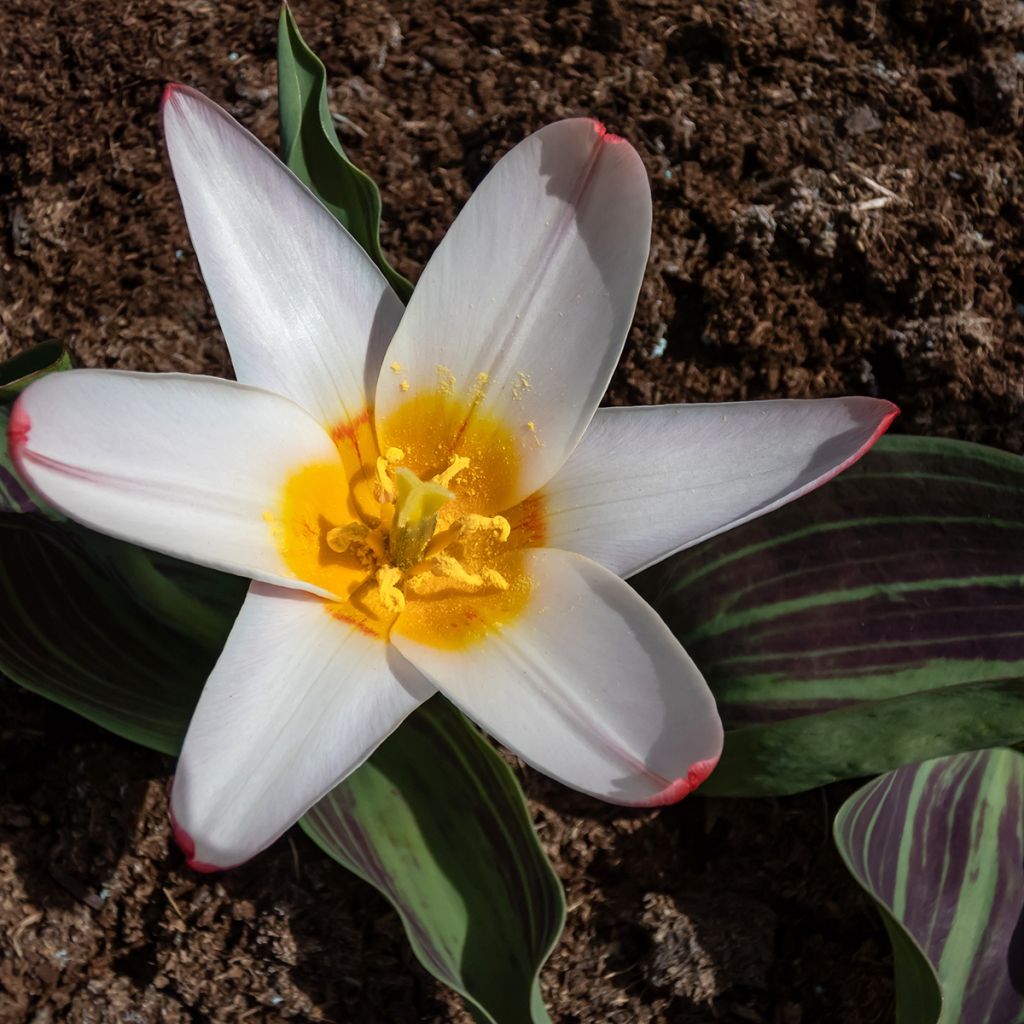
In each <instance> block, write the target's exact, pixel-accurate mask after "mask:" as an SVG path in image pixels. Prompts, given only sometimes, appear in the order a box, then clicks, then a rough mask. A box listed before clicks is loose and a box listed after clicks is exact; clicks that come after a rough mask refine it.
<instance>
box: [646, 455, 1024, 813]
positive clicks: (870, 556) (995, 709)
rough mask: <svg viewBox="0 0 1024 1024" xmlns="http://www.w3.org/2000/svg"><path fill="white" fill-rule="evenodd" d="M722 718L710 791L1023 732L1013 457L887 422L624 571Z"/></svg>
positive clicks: (1023, 641)
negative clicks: (839, 461)
mask: <svg viewBox="0 0 1024 1024" xmlns="http://www.w3.org/2000/svg"><path fill="white" fill-rule="evenodd" d="M635 582H636V585H637V588H638V589H639V590H640V592H641V593H643V594H644V595H645V596H646V597H647V598H648V600H650V601H651V603H652V604H654V606H655V607H656V608H657V609H658V610H659V611H660V612H661V614H662V615H663V616H664V618H665V620H666V621H667V622H668V624H669V625H670V626H671V627H672V629H673V631H674V632H675V633H676V635H677V636H678V637H679V639H680V640H681V641H682V642H683V644H684V645H685V646H686V647H687V649H688V650H689V652H690V654H691V655H692V656H693V658H694V660H695V661H696V663H697V664H698V665H699V666H700V668H701V670H702V671H703V672H704V674H705V677H706V678H707V680H708V682H709V683H710V685H711V688H712V690H713V691H714V693H715V697H716V699H717V700H718V705H719V710H720V712H721V714H722V718H723V720H724V721H725V723H726V727H727V730H728V732H727V734H726V741H725V752H724V755H723V758H722V761H721V763H720V765H719V767H718V769H717V770H716V772H715V773H714V774H713V775H712V776H711V778H710V779H709V780H708V782H707V783H706V784H705V790H706V792H708V793H717V794H721V795H751V796H754V795H768V794H784V793H795V792H799V791H801V790H804V789H809V788H812V787H814V786H818V785H822V784H823V783H825V782H829V781H832V780H834V779H842V778H852V777H856V776H860V775H867V774H874V773H877V772H880V771H887V770H889V769H891V768H896V767H899V766H900V765H901V764H904V763H907V762H908V761H919V760H923V759H926V758H929V757H936V756H939V755H942V754H951V753H957V752H959V751H961V750H968V749H976V748H979V747H986V746H996V745H1001V744H1011V743H1017V742H1019V741H1021V740H1024V687H1022V686H1021V684H1020V681H1021V679H1022V678H1024V459H1022V458H1020V457H1019V456H1016V455H1011V454H1009V453H1007V452H1000V451H996V450H995V449H991V448H986V447H983V446H981V445H975V444H968V443H966V442H961V441H950V440H943V439H939V438H910V437H892V438H883V439H882V440H881V441H880V442H879V443H878V445H877V446H876V447H875V448H874V449H873V450H872V451H871V452H869V453H868V454H867V455H866V456H865V457H864V458H863V459H862V460H861V461H860V462H859V463H858V464H857V465H856V466H854V467H852V468H851V469H849V470H847V471H846V472H845V473H843V474H841V475H840V476H839V477H837V478H836V479H835V480H833V481H832V482H830V483H829V484H827V485H826V486H824V487H822V488H821V489H820V490H818V491H815V492H814V493H813V494H810V495H807V496H805V497H803V498H801V499H800V500H799V501H796V502H794V503H793V504H791V505H787V506H785V507H784V508H782V509H779V510H778V511H776V512H773V513H771V514H770V515H767V516H764V517H762V518H760V519H757V520H754V521H753V522H750V523H747V524H745V525H743V526H740V527H738V528H736V529H735V530H731V531H729V532H728V533H725V534H722V535H721V536H719V537H715V538H713V539H712V540H710V541H707V542H705V543H703V544H700V545H698V546H697V547H694V548H691V549H689V550H688V551H684V552H682V553H680V554H679V555H676V556H674V557H673V558H671V559H669V560H668V561H667V562H664V563H662V565H660V566H657V567H655V568H654V569H651V570H648V572H647V573H644V574H642V575H641V576H640V577H637V579H636V581H635Z"/></svg>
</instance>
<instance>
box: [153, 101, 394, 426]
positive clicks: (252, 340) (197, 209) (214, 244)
mask: <svg viewBox="0 0 1024 1024" xmlns="http://www.w3.org/2000/svg"><path fill="white" fill-rule="evenodd" d="M163 122H164V134H165V136H166V139H167V151H168V153H169V154H170V158H171V166H172V168H173V170H174V178H175V181H176V182H177V185H178V192H179V193H180V195H181V202H182V205H183V206H184V208H185V219H186V221H187V222H188V229H189V233H190V234H191V236H192V243H193V245H194V246H195V250H196V255H197V256H198V258H199V265H200V267H201V268H202V271H203V277H204V279H205V281H206V287H207V289H208V290H209V292H210V297H211V298H212V299H213V305H214V308H215V309H216V312H217V319H218V320H219V321H220V326H221V329H222V330H223V331H224V337H225V339H226V340H227V344H228V348H229V349H230V351H231V361H232V363H233V365H234V368H235V375H236V377H237V378H238V379H239V380H240V381H243V382H244V383H246V384H254V385H256V386H258V387H262V388H266V389H267V390H269V391H276V392H278V394H282V395H285V396H287V397H288V398H290V399H292V401H294V402H297V403H298V404H299V405H301V406H302V407H303V408H304V409H306V410H307V411H309V412H310V413H312V415H313V416H315V417H316V418H317V419H318V420H319V421H320V422H321V423H322V424H323V425H324V426H326V427H328V428H333V427H336V426H338V425H339V424H341V423H351V422H353V421H355V420H356V419H357V418H358V416H359V415H360V414H361V413H362V412H363V410H364V409H365V408H366V405H367V397H368V396H370V397H372V395H373V389H374V387H375V386H376V381H377V374H378V371H379V369H380V364H381V358H382V356H383V353H384V351H385V349H386V348H387V344H388V342H389V341H390V339H391V335H392V334H393V333H394V330H395V327H396V326H397V325H398V322H399V320H400V319H401V316H402V304H401V302H400V301H399V299H398V297H397V296H396V295H395V294H394V292H393V291H392V290H391V287H390V285H388V283H387V282H386V281H385V280H384V277H383V276H382V274H381V273H380V271H379V270H378V269H377V268H376V267H375V266H374V264H373V262H372V261H371V260H370V258H369V257H368V256H367V255H366V253H365V252H364V251H363V249H362V247H361V246H360V245H359V244H358V243H357V242H356V241H355V240H354V239H353V238H352V236H351V235H349V233H348V232H347V231H346V230H345V229H344V228H343V227H342V226H341V225H340V224H339V223H338V222H337V221H336V220H335V218H334V217H333V216H332V215H331V214H330V212H329V211H328V210H327V209H326V208H325V207H324V206H323V204H322V203H321V202H320V201H319V200H318V199H317V198H316V197H315V196H314V195H313V194H312V193H311V192H310V191H309V189H307V188H306V186H305V185H303V184H302V183H301V182H300V181H299V179H298V178H296V177H295V175H294V174H292V172H291V171H289V170H288V169H287V168H286V167H285V166H284V164H282V163H281V162H280V161H279V160H278V159H277V158H276V157H275V156H274V155H273V154H272V153H270V151H269V150H267V149H266V148H265V147H264V146H263V145H262V144H261V143H260V142H259V141H258V140H257V139H255V138H254V137H253V136H252V135H251V134H250V133H249V132H247V131H246V130H245V129H244V128H243V127H242V126H241V125H240V124H238V122H236V121H235V120H234V119H233V118H232V117H230V116H229V115H228V114H227V113H226V112H225V111H223V110H221V108H220V107H218V106H217V105H216V104H215V103H212V102H211V101H210V100H208V99H206V97H204V96H202V95H201V94H200V93H198V92H196V91H195V90H193V89H189V88H187V87H185V86H181V85H173V86H169V87H168V89H167V91H166V93H165V96H164V107H163Z"/></svg>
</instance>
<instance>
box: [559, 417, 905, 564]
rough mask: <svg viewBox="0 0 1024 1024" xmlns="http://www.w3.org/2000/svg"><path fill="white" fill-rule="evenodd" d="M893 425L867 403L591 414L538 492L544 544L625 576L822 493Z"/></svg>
mask: <svg viewBox="0 0 1024 1024" xmlns="http://www.w3.org/2000/svg"><path fill="white" fill-rule="evenodd" d="M897 414H898V410H897V409H896V407H895V406H894V405H891V404H890V403H889V402H884V401H880V400H878V399H874V398H826V399H820V400H817V401H769V402H732V403H719V404H714V405H664V406H648V407H639V408H626V409H599V410H598V412H597V415H596V416H595V417H594V419H593V421H592V423H591V425H590V428H589V429H588V430H587V432H586V434H585V435H584V436H583V440H582V441H581V442H580V443H579V445H578V446H577V448H576V450H575V451H574V452H573V453H572V455H571V456H569V459H568V461H567V462H566V463H565V465H564V466H563V467H562V468H561V470H560V471H559V472H558V473H557V474H556V475H555V477H554V479H553V480H551V481H550V482H549V483H548V485H547V486H546V487H545V488H544V492H543V494H544V506H543V507H544V509H545V543H546V544H548V545H550V546H552V547H558V548H565V549H567V550H569V551H577V552H579V553H580V554H583V555H586V556H587V557H588V558H593V559H594V560H595V561H597V562H600V563H601V564H602V565H605V566H607V567H608V568H609V569H611V570H612V571H613V572H616V573H618V574H619V575H620V576H629V575H631V574H633V573H635V572H639V571H640V570H641V569H643V568H645V567H647V566H648V565H651V564H653V563H654V562H657V561H660V560H661V559H662V558H665V557H666V556H668V555H670V554H672V553H673V552H675V551H679V550H681V549H682V548H686V547H689V546H690V545H692V544H696V543H697V542H698V541H702V540H705V539H707V538H708V537H713V536H714V535H715V534H717V533H722V532H723V531H724V530H728V529H730V528H731V527H733V526H738V525H739V524H740V523H745V522H747V520H749V519H754V518H756V517H757V516H760V515H764V513H766V512H770V511H772V509H776V508H778V507H779V506H780V505H785V504H786V503H787V502H790V501H792V500H793V499H794V498H798V497H800V495H802V494H806V493H807V492H808V491H811V490H814V488H816V487H820V486H821V485H822V484H823V483H826V482H827V481H828V480H831V479H832V477H833V476H835V475H836V474H837V473H839V472H841V471H842V470H844V469H846V468H847V467H848V466H850V465H852V464H853V463H854V462H856V461H857V459H859V458H860V457H861V456H862V455H863V454H864V453H865V452H866V451H867V450H868V449H869V448H870V447H871V446H872V445H873V444H874V443H875V441H877V440H878V438H879V437H881V435H882V434H883V433H884V432H885V430H886V428H887V427H888V426H889V424H890V423H891V422H892V420H893V418H894V417H895V416H896V415H897Z"/></svg>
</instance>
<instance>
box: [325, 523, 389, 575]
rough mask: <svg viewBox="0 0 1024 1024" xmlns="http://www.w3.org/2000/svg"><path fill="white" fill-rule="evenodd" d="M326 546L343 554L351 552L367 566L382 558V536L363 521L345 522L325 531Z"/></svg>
mask: <svg viewBox="0 0 1024 1024" xmlns="http://www.w3.org/2000/svg"><path fill="white" fill-rule="evenodd" d="M326 540H327V546H328V547H329V548H330V549H331V550H332V551H335V552H337V553H338V554H339V555H343V554H345V553H346V552H351V553H352V554H353V555H355V556H356V558H358V559H359V561H361V562H362V563H363V564H364V565H365V566H366V567H367V568H373V566H375V565H376V564H377V563H378V562H380V561H382V560H383V558H384V538H383V537H381V535H380V534H379V533H377V532H376V531H375V530H371V529H370V528H369V527H368V526H367V525H366V524H365V523H346V524H345V525H344V526H336V527H334V529H332V530H328V531H327V537H326Z"/></svg>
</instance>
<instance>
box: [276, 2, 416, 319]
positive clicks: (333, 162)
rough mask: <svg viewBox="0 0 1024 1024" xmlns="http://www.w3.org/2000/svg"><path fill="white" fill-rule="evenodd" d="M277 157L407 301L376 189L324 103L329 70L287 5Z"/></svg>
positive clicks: (282, 24)
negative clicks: (387, 246) (389, 252)
mask: <svg viewBox="0 0 1024 1024" xmlns="http://www.w3.org/2000/svg"><path fill="white" fill-rule="evenodd" d="M277 74H278V96H279V101H280V107H281V159H282V160H283V161H284V162H285V163H286V164H287V165H288V166H289V167H290V168H291V169H292V171H294V172H295V174H297V175H298V176H299V178H301V179H302V181H304V182H305V183H306V184H307V185H308V186H309V187H310V188H311V189H312V190H313V191H314V192H315V193H316V195H317V196H319V197H320V200H321V202H323V204H324V205H325V206H326V207H327V208H328V209H329V210H330V211H331V213H333V214H334V216H335V217H337V218H338V220H339V221H340V222H341V223H342V224H343V225H344V226H345V227H346V228H347V229H348V231H349V233H350V234H351V235H352V236H353V238H355V239H356V241H357V242H359V244H360V245H361V246H362V247H363V248H364V249H365V250H366V252H367V253H368V254H369V256H370V258H371V259H372V260H373V262H374V263H376V264H377V266H378V267H379V268H380V270H381V273H383V274H384V276H385V277H386V278H387V279H388V283H389V284H390V285H391V287H392V288H394V290H395V292H396V293H397V294H398V297H399V298H400V299H401V300H402V301H403V302H407V301H408V300H409V296H410V295H411V294H412V285H411V284H409V282H408V281H407V280H406V279H405V278H404V277H402V275H401V274H399V273H398V272H397V271H395V270H394V269H393V268H392V267H391V265H390V264H389V263H388V261H387V260H386V259H385V258H384V253H383V251H382V250H381V247H380V215H381V201H380V192H379V191H378V189H377V186H376V184H375V183H374V181H373V179H372V178H370V177H369V176H368V175H367V174H365V173H364V172H363V171H361V170H360V169H359V168H358V167H356V165H355V164H354V163H352V161H351V160H349V158H348V157H347V156H346V154H345V150H344V149H342V146H341V143H340V142H338V135H337V132H336V131H335V130H334V121H333V119H332V117H331V111H330V109H329V107H328V105H327V71H326V69H325V68H324V65H323V63H322V62H321V61H320V59H319V58H318V57H317V56H316V54H314V53H313V51H312V50H311V49H310V48H309V47H308V46H307V45H306V43H305V41H304V40H303V38H302V36H301V35H300V34H299V29H298V26H297V25H296V24H295V19H294V18H293V17H292V12H291V11H290V10H289V9H288V6H287V4H286V5H284V6H283V7H282V8H281V17H280V20H279V22H278V34H277Z"/></svg>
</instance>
